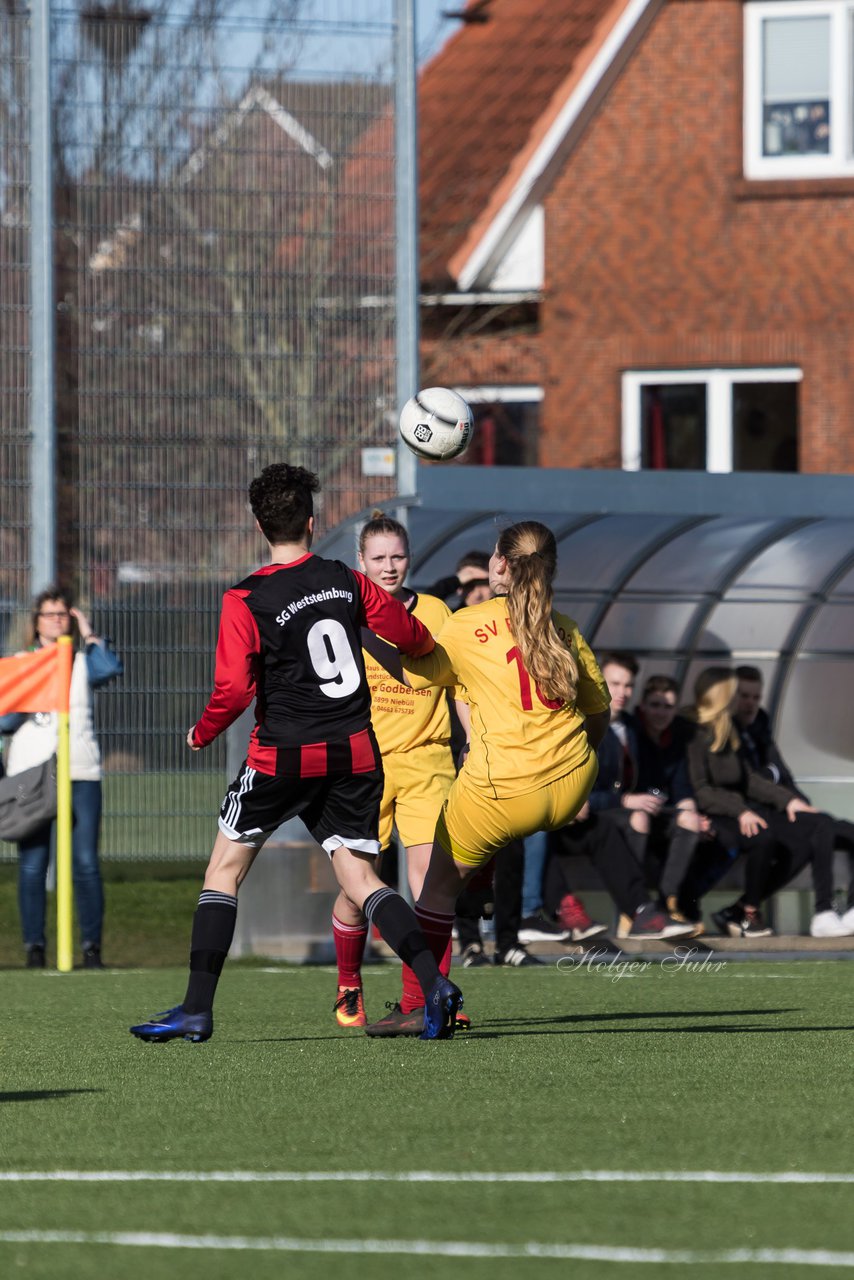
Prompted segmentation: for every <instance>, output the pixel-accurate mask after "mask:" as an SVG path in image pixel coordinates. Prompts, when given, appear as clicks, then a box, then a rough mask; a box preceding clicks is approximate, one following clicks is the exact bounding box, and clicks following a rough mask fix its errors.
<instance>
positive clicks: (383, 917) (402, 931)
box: [362, 887, 439, 998]
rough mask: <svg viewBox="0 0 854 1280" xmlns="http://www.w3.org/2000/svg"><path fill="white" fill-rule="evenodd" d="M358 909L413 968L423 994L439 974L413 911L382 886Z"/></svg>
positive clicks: (390, 890) (425, 993)
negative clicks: (360, 909)
mask: <svg viewBox="0 0 854 1280" xmlns="http://www.w3.org/2000/svg"><path fill="white" fill-rule="evenodd" d="M362 911H363V912H364V914H365V916H366V917H367V919H368V920H370V921H371V923H372V924H375V925H376V926H377V928H378V929H379V931H380V933H381V935H382V937H383V938H384V939H385V941H386V942H387V943H388V945H389V946H390V947H391V949H392V951H394V952H395V953H396V954H397V955H399V956H400V958H401V960H402V961H403V963H404V964H408V965H409V967H410V969H412V970H413V972H414V974H415V976H416V978H417V979H418V981H419V983H420V985H421V990H422V991H423V992H424V996H425V998H426V996H427V993H428V991H429V990H430V988H431V987H432V985H433V983H434V982H435V981H436V979H437V978H438V977H439V966H438V965H437V963H436V961H435V959H434V957H433V953H432V951H431V950H430V948H429V946H428V945H427V940H426V938H425V937H424V934H423V933H422V932H421V930H420V929H419V927H418V921H417V920H416V918H415V912H414V911H413V910H412V908H411V907H410V906H408V905H407V903H406V902H404V900H403V898H401V896H400V894H399V893H395V892H394V890H393V889H388V888H386V887H383V888H382V889H375V890H374V892H373V893H371V894H369V895H368V897H367V898H366V899H365V901H364V904H363V906H362Z"/></svg>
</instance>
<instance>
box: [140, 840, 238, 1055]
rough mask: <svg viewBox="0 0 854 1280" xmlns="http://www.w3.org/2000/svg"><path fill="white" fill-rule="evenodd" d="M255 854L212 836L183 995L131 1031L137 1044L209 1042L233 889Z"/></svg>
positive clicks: (230, 933)
mask: <svg viewBox="0 0 854 1280" xmlns="http://www.w3.org/2000/svg"><path fill="white" fill-rule="evenodd" d="M256 853H257V849H254V848H252V847H250V846H248V845H243V844H238V843H237V842H236V841H234V840H230V839H229V838H228V837H227V836H225V835H224V834H223V833H222V832H220V833H219V835H218V836H217V838H216V841H215V843H214V847H213V852H212V854H211V859H210V862H209V863H208V870H207V874H206V876H205V887H204V889H202V892H201V893H200V894H199V904H198V906H197V907H196V914H195V915H194V917H193V930H192V935H191V939H190V976H189V981H188V983H187V993H186V995H185V996H184V999H183V1001H182V1003H181V1004H179V1005H176V1006H175V1008H174V1009H167V1011H166V1012H165V1013H156V1014H155V1015H154V1017H153V1018H151V1019H149V1021H148V1022H140V1023H138V1024H137V1025H136V1026H134V1027H131V1028H130V1032H131V1035H134V1036H136V1037H137V1039H139V1040H145V1041H148V1042H149V1043H153V1044H163V1043H165V1042H166V1041H168V1040H179V1039H183V1040H192V1041H194V1042H195V1043H200V1042H201V1041H203V1040H209V1039H210V1037H211V1035H212V1034H213V1002H214V996H215V995H216V988H217V983H218V982H219V977H220V974H221V973H222V967H223V965H224V964H225V958H226V956H227V955H228V952H229V948H230V947H231V943H232V939H233V938H234V926H235V923H236V920H237V888H238V885H239V884H240V883H241V881H242V880H243V879H244V877H245V875H246V873H247V871H248V870H249V868H250V866H251V865H252V860H253V858H254V857H255V854H256ZM224 886H227V889H226V888H225V887H224ZM227 890H230V892H229V891H227Z"/></svg>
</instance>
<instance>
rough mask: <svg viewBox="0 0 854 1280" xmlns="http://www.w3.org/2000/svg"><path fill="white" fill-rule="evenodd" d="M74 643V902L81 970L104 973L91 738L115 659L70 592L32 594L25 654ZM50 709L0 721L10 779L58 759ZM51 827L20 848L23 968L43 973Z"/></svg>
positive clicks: (96, 779) (97, 773)
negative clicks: (96, 692)
mask: <svg viewBox="0 0 854 1280" xmlns="http://www.w3.org/2000/svg"><path fill="white" fill-rule="evenodd" d="M68 635H70V636H72V637H73V638H74V639H75V640H77V641H78V643H79V648H78V650H77V652H76V654H75V656H74V662H73V665H72V672H71V702H70V711H69V739H70V754H71V812H72V822H73V827H72V834H71V857H72V877H73V881H74V897H75V903H76V907H77V918H78V922H79V925H80V932H81V936H82V944H83V967H84V968H86V969H103V968H104V964H103V962H102V960H101V928H102V923H103V916H104V891H103V885H102V882H101V868H100V865H99V862H98V840H99V835H100V826H101V756H100V752H99V750H98V743H97V741H96V739H95V730H94V719H93V700H92V690H93V689H96V688H98V686H99V685H102V684H104V683H105V682H106V681H107V680H111V679H112V678H113V677H114V676H119V675H121V674H122V663H121V660H120V658H118V657H117V655H116V654H115V653H113V651H112V649H111V648H110V646H109V644H108V643H107V641H106V640H104V639H102V638H101V637H100V636H97V635H96V634H95V632H94V631H93V630H92V627H91V625H90V623H89V620H88V618H87V617H86V615H85V614H84V613H82V612H81V610H80V609H76V608H75V607H74V606H73V605H72V603H71V598H70V596H69V595H68V593H67V592H65V591H63V590H62V589H61V588H59V587H49V588H47V590H45V591H42V592H41V593H40V594H39V595H38V596H36V598H35V600H34V602H33V608H32V614H31V617H30V631H29V648H30V649H32V650H37V649H40V648H42V647H44V646H48V645H54V644H56V642H57V640H58V639H59V637H60V636H68ZM57 726H58V716H57V713H56V712H55V711H38V712H35V713H33V714H30V715H24V714H18V713H13V714H11V715H7V716H2V717H0V733H7V734H8V733H10V734H11V735H12V736H11V740H10V741H9V744H8V749H7V751H6V753H5V758H6V772H7V774H9V775H10V776H12V775H14V774H16V773H23V771H24V770H25V769H31V768H33V767H34V766H35V765H39V764H43V763H44V761H45V760H49V759H50V758H51V756H52V755H54V754H55V753H56V747H57ZM53 827H54V822H53V821H50V822H48V823H46V824H45V825H44V826H43V827H40V828H39V829H38V830H37V831H35V832H33V834H32V835H30V836H28V837H27V838H26V839H25V840H21V841H19V843H18V905H19V909H20V912H21V926H22V930H23V935H24V946H25V948H26V964H27V968H28V969H43V968H44V967H45V947H46V939H45V912H46V893H45V875H46V872H47V866H48V860H49V857H50V846H51V837H52V834H53Z"/></svg>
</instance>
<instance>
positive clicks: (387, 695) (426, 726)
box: [362, 595, 451, 755]
mask: <svg viewBox="0 0 854 1280" xmlns="http://www.w3.org/2000/svg"><path fill="white" fill-rule="evenodd" d="M412 613H413V614H414V616H415V617H416V618H417V619H418V621H419V622H423V623H424V626H425V627H426V628H427V630H428V631H430V632H431V633H432V634H433V635H434V636H435V635H438V634H439V632H440V631H441V629H442V627H443V625H444V624H445V622H446V621H447V619H448V618H450V617H451V611H450V609H449V608H448V606H447V605H446V604H445V602H444V601H443V600H438V599H437V598H436V596H427V595H419V596H418V598H417V599H416V601H415V606H414V608H413V609H412ZM391 652H392V653H393V654H395V656H396V650H395V649H393V648H391ZM362 656H363V658H364V659H365V673H366V675H367V677H368V684H369V685H370V688H371V724H372V725H373V727H374V733H375V734H376V735H377V743H378V745H379V749H380V753H381V754H382V755H387V754H388V753H389V752H390V751H411V750H412V749H413V747H421V746H424V744H425V743H427V742H449V741H450V738H451V716H450V712H449V711H448V699H447V698H446V696H445V694H444V692H443V691H442V690H441V689H437V688H435V687H434V688H427V687H424V688H422V689H420V690H418V691H416V690H414V689H407V687H406V685H404V684H401V683H400V681H399V680H395V678H394V676H392V675H389V673H388V672H387V671H386V670H385V668H384V667H382V666H380V664H379V662H377V660H376V658H374V657H372V656H371V654H370V653H368V651H367V649H363V650H362Z"/></svg>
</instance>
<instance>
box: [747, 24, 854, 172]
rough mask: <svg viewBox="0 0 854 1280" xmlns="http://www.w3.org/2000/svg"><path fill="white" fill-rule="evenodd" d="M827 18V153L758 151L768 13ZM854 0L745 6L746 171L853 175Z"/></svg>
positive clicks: (760, 132) (761, 132) (759, 147)
mask: <svg viewBox="0 0 854 1280" xmlns="http://www.w3.org/2000/svg"><path fill="white" fill-rule="evenodd" d="M825 17H826V18H829V19H830V152H829V154H828V155H826V156H817V155H814V156H798V155H781V156H766V155H763V154H762V137H763V123H762V105H763V104H762V83H763V75H762V72H763V67H762V24H763V22H765V21H766V20H767V19H769V18H825ZM852 31H854V0H751V2H750V3H748V4H746V5H745V6H744V176H745V177H746V178H754V179H755V178H760V179H762V178H764V179H768V178H838V177H854V124H852V100H854V99H853V98H852V92H853V91H854V50H852V43H854V42H853V41H852Z"/></svg>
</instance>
